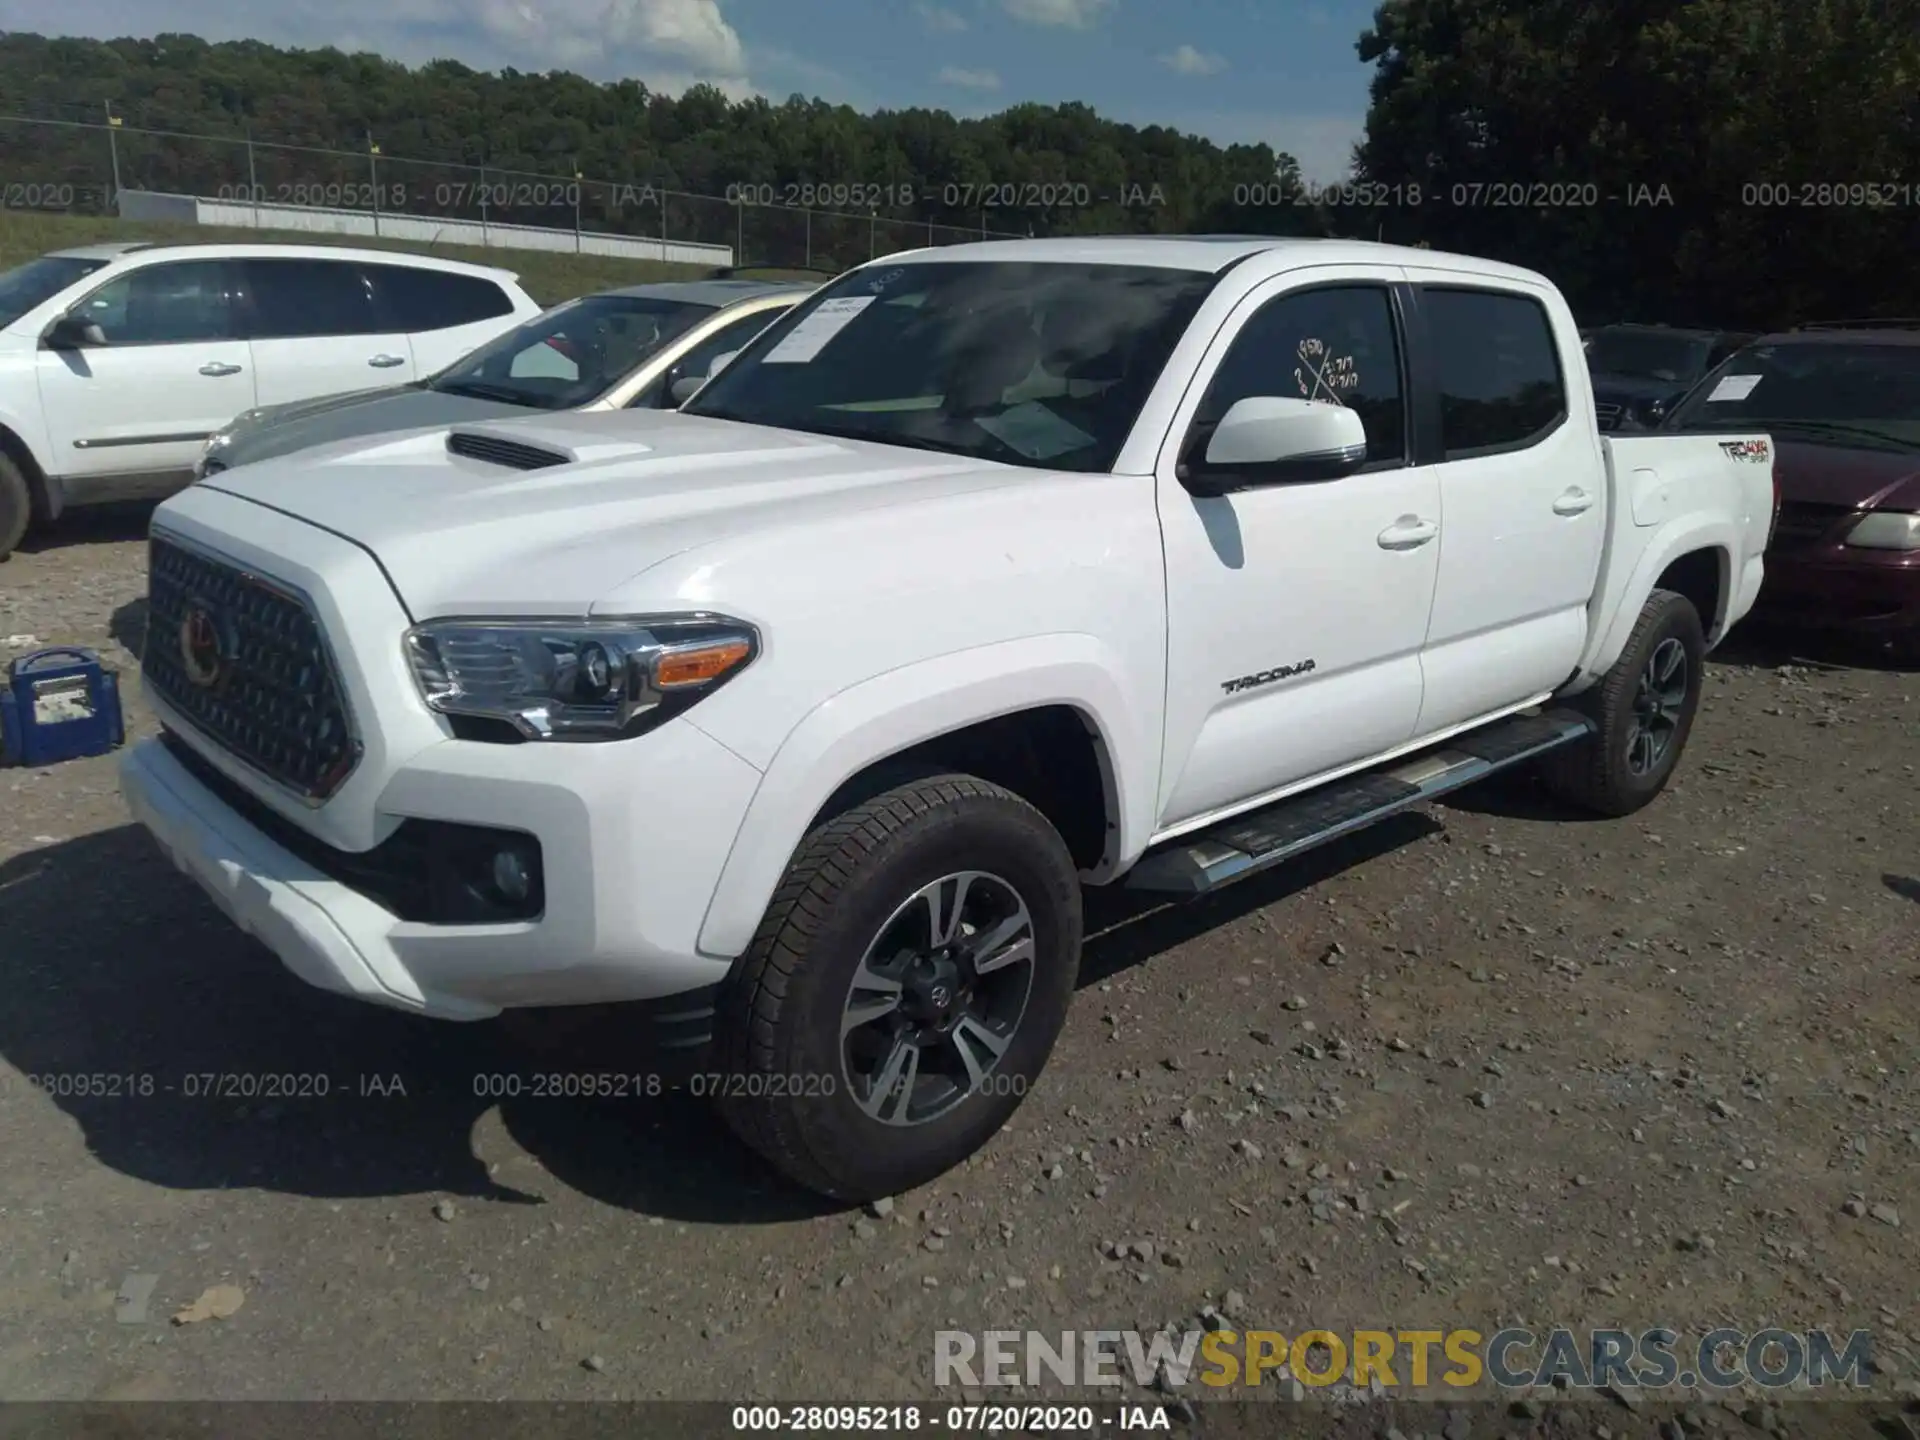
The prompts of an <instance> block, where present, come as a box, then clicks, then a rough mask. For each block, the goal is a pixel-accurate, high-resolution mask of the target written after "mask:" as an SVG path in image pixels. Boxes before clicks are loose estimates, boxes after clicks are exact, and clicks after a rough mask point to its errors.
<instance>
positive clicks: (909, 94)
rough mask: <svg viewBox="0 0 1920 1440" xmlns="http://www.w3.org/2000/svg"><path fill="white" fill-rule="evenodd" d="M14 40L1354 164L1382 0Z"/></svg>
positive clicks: (301, 24) (227, 5)
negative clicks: (1366, 55)
mask: <svg viewBox="0 0 1920 1440" xmlns="http://www.w3.org/2000/svg"><path fill="white" fill-rule="evenodd" d="M7 9H8V11H9V18H8V28H10V29H19V30H37V31H41V32H42V33H48V34H78V35H95V36H113V35H153V34H156V33H158V32H161V31H166V30H184V31H190V32H193V33H196V34H201V35H205V36H207V37H208V38H210V39H232V38H238V37H243V36H244V37H251V38H255V39H260V40H267V41H271V42H274V43H277V44H291V45H325V44H340V45H345V46H348V47H349V48H364V49H369V50H375V51H378V52H380V53H382V54H385V55H390V56H393V57H394V58H396V59H400V60H405V61H408V62H413V63H417V62H419V61H423V60H428V59H432V58H435V57H437V56H451V57H453V58H455V59H459V60H464V61H466V62H467V63H468V64H470V65H475V66H479V67H482V68H487V69H493V68H497V67H499V66H501V65H504V64H511V65H515V66H517V67H519V68H521V69H527V70H538V69H549V68H558V69H571V70H578V71H581V72H582V73H584V74H588V75H591V76H593V77H594V78H596V79H610V78H615V77H618V76H622V75H633V76H637V77H638V78H640V79H643V80H645V81H647V82H648V83H650V84H653V85H656V86H660V87H664V88H668V89H677V88H679V87H681V86H684V85H686V84H688V83H691V82H692V81H695V80H705V81H710V82H713V83H716V84H719V85H720V86H721V87H722V88H723V89H726V90H728V91H729V92H730V93H733V94H748V93H753V92H759V93H762V94H766V95H769V96H772V97H773V98H775V99H784V98H786V96H787V95H789V94H791V93H793V92H795V91H799V92H801V93H803V94H807V95H820V96H822V97H824V98H826V99H828V100H833V101H843V102H845V103H847V104H850V105H853V106H855V107H857V108H859V109H862V110H871V109H874V108H877V107H902V106H909V105H927V106H937V107H940V108H944V109H948V110H952V111H954V112H955V113H957V114H966V115H984V114H989V113H992V112H993V111H995V110H998V109H1001V108H1003V107H1005V106H1007V105H1010V104H1014V103H1016V102H1019V101H1025V100H1036V101H1043V102H1056V101H1062V100H1081V101H1085V102H1086V103H1087V104H1089V105H1092V106H1093V107H1094V108H1095V109H1096V110H1098V111H1100V112H1101V113H1102V114H1104V115H1108V116H1111V117H1113V118H1115V119H1119V120H1126V121H1130V122H1132V123H1135V124H1154V123H1159V124H1165V125H1172V126H1175V127H1177V128H1179V129H1182V130H1188V131H1192V132H1195V133H1198V134H1201V135H1206V136H1208V137H1210V138H1212V139H1214V140H1217V141H1220V142H1222V143H1230V142H1233V141H1266V142H1267V143H1269V144H1272V145H1274V146H1275V147H1277V148H1279V149H1283V150H1287V151H1290V152H1292V153H1293V154H1294V155H1295V156H1297V157H1298V158H1299V160H1300V162H1301V165H1302V168H1303V169H1304V170H1305V171H1306V173H1307V175H1308V176H1309V178H1312V179H1316V180H1331V179H1335V178H1337V177H1338V176H1339V175H1340V174H1341V173H1342V172H1343V171H1344V169H1345V166H1346V161H1347V157H1348V153H1349V151H1350V150H1351V147H1352V145H1353V142H1354V141H1355V140H1356V139H1358V138H1359V134H1360V128H1361V123H1362V119H1363V117H1364V115H1365V112H1366V102H1367V80H1368V75H1369V72H1368V69H1367V67H1365V66H1362V65H1361V64H1360V63H1359V60H1358V58H1357V57H1356V56H1355V54H1354V48H1353V45H1354V41H1355V39H1356V38H1357V37H1358V36H1359V34H1360V32H1361V31H1362V30H1363V29H1364V28H1366V26H1367V24H1368V23H1369V21H1370V20H1371V18H1372V14H1373V0H323V3H314V0H251V3H250V4H248V5H247V6H245V7H240V6H235V5H233V4H232V3H231V0H8V5H7Z"/></svg>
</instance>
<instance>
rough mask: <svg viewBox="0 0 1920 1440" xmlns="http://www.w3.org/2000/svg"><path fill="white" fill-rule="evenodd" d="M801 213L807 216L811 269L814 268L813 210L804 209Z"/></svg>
mask: <svg viewBox="0 0 1920 1440" xmlns="http://www.w3.org/2000/svg"><path fill="white" fill-rule="evenodd" d="M800 213H801V214H802V215H804V216H806V217H807V269H809V270H811V269H812V268H813V211H811V210H802V211H801V212H800Z"/></svg>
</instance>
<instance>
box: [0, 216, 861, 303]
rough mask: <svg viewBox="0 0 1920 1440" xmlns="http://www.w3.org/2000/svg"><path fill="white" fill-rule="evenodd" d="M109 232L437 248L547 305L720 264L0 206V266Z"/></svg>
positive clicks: (698, 274)
mask: <svg viewBox="0 0 1920 1440" xmlns="http://www.w3.org/2000/svg"><path fill="white" fill-rule="evenodd" d="M110 240H152V241H162V242H174V243H181V242H192V241H202V242H205V241H226V242H230V243H236V244H247V243H254V244H258V243H260V242H262V241H265V242H269V243H274V242H278V243H284V244H293V245H344V246H348V247H350V248H353V249H360V250H366V249H377V250H405V251H409V252H411V253H413V254H426V255H438V256H442V257H444V258H446V259H449V260H467V261H471V262H472V263H473V264H476V265H491V266H495V267H497V268H499V269H502V270H511V271H514V272H515V273H517V274H518V275H519V276H520V283H521V285H523V286H524V287H525V288H526V291H527V293H528V294H529V295H531V296H533V298H534V299H536V300H538V301H539V302H540V303H541V304H542V305H557V304H559V303H560V302H561V301H562V300H571V299H572V298H573V297H574V296H576V295H587V294H591V293H592V292H593V291H596V290H611V289H614V288H616V287H618V286H621V285H639V284H644V283H645V282H647V281H650V280H699V279H701V278H703V277H705V276H708V275H711V274H713V273H714V272H713V271H712V270H711V269H709V268H708V267H706V266H703V265H676V264H672V263H669V262H666V261H660V260H624V259H621V258H619V257H617V256H612V255H568V254H565V253H557V252H554V251H548V250H503V249H495V248H482V247H480V246H476V245H422V244H420V243H419V242H418V241H411V240H386V239H382V238H378V237H375V236H372V235H316V234H311V233H309V232H307V231H286V230H252V229H245V228H232V229H229V228H226V227H223V226H215V225H175V224H166V223H161V222H150V221H143V220H120V219H117V218H115V217H113V216H108V215H49V214H45V213H36V212H32V211H21V210H0V270H5V269H11V268H12V267H13V266H15V265H19V264H21V263H23V262H25V261H28V260H31V259H33V258H34V257H35V256H37V255H44V254H46V253H47V252H48V251H49V250H62V249H65V248H67V247H68V246H71V245H90V244H95V243H98V242H100V241H110ZM750 273H751V276H752V278H754V279H762V278H765V279H781V278H787V277H789V276H790V277H792V278H794V279H800V280H811V281H814V282H816V283H817V282H818V281H820V280H822V279H824V278H825V277H823V276H820V275H813V274H807V273H805V272H801V271H785V270H754V271H751V272H750Z"/></svg>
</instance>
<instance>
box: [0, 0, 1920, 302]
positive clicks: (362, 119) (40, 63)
mask: <svg viewBox="0 0 1920 1440" xmlns="http://www.w3.org/2000/svg"><path fill="white" fill-rule="evenodd" d="M1356 51H1357V55H1358V58H1359V59H1360V60H1361V61H1362V62H1364V63H1366V64H1369V65H1371V66H1372V69H1373V75H1372V82H1371V97H1370V104H1369V108H1368V112H1367V120H1366V129H1365V135H1364V138H1363V140H1362V142H1361V144H1360V145H1359V147H1358V149H1357V151H1356V155H1355V168H1354V172H1353V175H1352V177H1351V178H1350V180H1348V181H1347V182H1345V183H1343V184H1341V185H1339V186H1336V187H1333V188H1332V189H1331V190H1325V189H1321V188H1318V187H1315V186H1310V185H1303V184H1302V181H1301V175H1300V170H1299V167H1298V165H1297V163H1296V162H1295V160H1294V158H1293V157H1292V156H1290V155H1288V154H1286V153H1284V152H1281V151H1278V150H1276V149H1274V148H1273V147H1271V146H1268V145H1227V146H1222V145H1218V144H1216V143H1214V142H1212V141H1209V140H1206V139H1204V138H1202V137H1199V136H1194V135H1188V134H1182V133H1180V132H1179V131H1177V130H1174V129H1171V128H1168V127H1165V126H1133V125H1126V124H1121V123H1119V122H1117V121H1113V120H1110V119H1107V118H1105V117H1103V116H1101V115H1099V114H1098V113H1097V112H1095V111H1094V110H1093V109H1091V108H1090V107H1088V106H1086V105H1083V104H1077V103H1068V104H1060V105H1037V104H1025V105H1016V106H1013V107H1011V108H1009V109H1007V110H1005V111H1002V112H1001V113H999V114H997V115H993V116H989V117H985V118H981V119H960V118H957V117H955V116H953V115H951V114H948V113H946V112H944V111H940V110H934V109H924V108H914V109H907V110H892V111H880V112H878V113H875V114H864V115H863V114H861V113H859V112H856V111H855V110H853V109H851V108H850V107H848V106H845V105H833V104H829V103H827V102H825V101H823V100H818V99H809V98H805V97H802V96H798V95H796V96H794V97H792V98H790V99H788V100H786V101H784V102H777V103H776V102H773V101H770V100H768V99H765V98H753V99H748V100H745V101H739V102H735V101H730V100H729V99H728V98H727V97H725V96H724V95H722V94H721V93H719V92H718V91H716V90H714V89H711V88H709V87H694V88H692V89H690V90H687V91H685V92H684V93H682V94H681V95H679V96H677V97H676V96H667V95H661V94H656V93H654V92H653V91H651V90H650V89H649V88H648V87H647V86H645V85H644V84H642V83H640V82H639V81H636V80H622V81H617V82H613V83H609V84H600V83H595V82H593V81H589V80H586V79H584V78H582V77H580V76H577V75H571V74H564V73H552V74H529V73H522V72H518V71H514V70H506V71H502V72H499V73H487V72H481V71H476V70H473V69H471V68H469V67H467V66H465V65H462V64H459V63H457V62H454V61H446V60H443V61H436V62H433V63H431V64H428V65H424V66H419V67H408V66H404V65H401V64H398V63H395V62H393V61H389V60H385V59H381V58H379V57H377V56H372V55H365V54H351V55H350V54H344V53H341V52H340V51H337V50H308V51H297V50H286V49H281V48H279V47H276V46H272V45H267V44H263V43H259V42H251V41H243V42H236V43H221V44H210V43H208V42H206V41H204V40H201V39H199V38H196V37H194V36H190V35H173V34H168V35H160V36H157V37H154V38H152V39H124V40H113V41H97V40H85V39H72V38H47V37H43V36H38V35H31V34H23V33H7V34H0V111H4V112H7V113H11V114H16V115H32V116H41V117H46V118H58V119H66V120H73V121H96V122H97V121H99V120H100V119H102V118H103V116H104V114H105V106H106V105H107V104H109V103H111V105H112V107H113V109H114V113H116V114H118V115H120V116H122V117H124V120H125V124H126V125H127V126H128V127H135V126H138V127H146V128H151V129H162V130H176V131H182V132H193V133H207V134H216V135H223V136H228V137H232V139H233V141H234V142H235V143H234V144H232V145H229V146H226V147H224V148H223V147H219V146H210V145H209V144H208V143H207V142H204V141H188V140H165V139H153V138H151V137H142V136H135V135H133V134H131V133H126V132H122V134H121V135H120V136H119V137H118V146H119V148H118V156H119V159H120V161H121V163H122V165H123V166H124V168H125V172H126V173H125V174H124V177H123V183H125V184H127V185H130V186H131V185H140V186H143V187H145V188H154V189H174V190H182V191H194V192H196V193H211V191H212V189H217V188H218V187H220V186H231V185H232V184H233V183H234V182H235V181H236V180H238V181H240V182H242V183H243V184H254V185H257V186H259V187H261V188H263V189H265V190H267V191H268V192H269V193H272V192H274V191H285V190H286V189H287V188H288V187H289V186H290V185H291V184H292V183H294V181H293V179H292V178H290V177H299V176H311V177H314V178H315V179H316V180H319V181H322V182H324V183H325V184H329V185H335V186H347V187H353V186H359V185H361V184H362V183H363V182H365V183H366V184H367V185H369V186H372V185H374V184H378V185H379V186H380V187H381V188H383V189H384V188H386V187H388V186H399V185H402V184H403V183H404V184H408V185H409V186H410V188H411V191H412V194H411V196H410V198H409V202H408V205H407V207H406V208H423V207H424V208H434V207H435V206H436V205H438V206H439V208H441V209H445V210H447V211H449V212H450V213H451V212H452V211H454V210H457V209H461V208H468V207H470V205H471V202H472V200H473V199H474V198H475V190H476V187H475V186H474V184H473V179H474V172H472V171H457V170H455V169H453V168H452V167H454V166H483V165H484V166H487V167H491V169H490V171H489V173H490V174H494V175H505V174H507V173H508V172H526V173H528V174H537V175H545V176H572V175H574V174H575V173H576V172H578V173H581V174H584V175H585V176H587V177H589V178H590V180H592V181H593V182H595V183H593V184H588V185H586V186H584V187H583V195H584V197H585V204H586V206H587V207H588V208H590V209H592V210H593V211H594V219H596V220H599V221H603V222H605V223H610V224H614V225H616V226H618V227H619V228H629V229H631V228H638V227H640V226H642V225H646V224H651V223H655V222H653V221H647V220H644V219H637V218H636V217H635V216H634V215H623V214H622V208H623V206H626V207H629V208H630V207H631V206H633V205H635V204H639V205H644V204H645V203H647V201H648V200H649V199H650V200H651V202H652V203H654V204H656V205H662V206H663V208H662V209H661V210H660V215H659V219H658V222H657V223H660V224H662V225H668V224H670V225H671V226H672V227H673V229H674V233H676V234H683V235H684V234H685V233H686V232H685V229H684V228H683V227H691V228H693V229H695V230H697V229H699V228H700V227H701V226H703V225H704V226H706V227H708V228H713V229H724V230H726V231H727V232H728V233H727V234H724V235H719V234H717V235H715V236H714V237H713V238H716V239H725V238H730V235H731V228H732V226H733V225H734V223H735V221H734V220H733V219H730V218H729V217H728V216H727V215H726V214H724V213H720V209H719V207H717V206H714V205H707V206H706V207H705V208H704V210H703V209H702V208H701V207H700V206H698V205H694V204H693V203H692V202H684V203H682V202H678V201H674V202H662V201H661V200H660V199H659V198H658V196H657V195H656V194H655V193H654V192H664V191H675V192H691V193H695V194H701V195H710V196H738V197H741V198H743V199H744V200H745V201H746V202H747V203H749V204H764V203H766V202H773V203H774V204H775V205H778V204H780V203H792V204H805V205H808V206H810V207H812V208H817V209H825V210H834V209H842V210H849V211H854V212H858V213H867V212H869V211H871V212H872V213H874V214H875V215H876V216H882V217H888V218H893V219H897V220H900V221H913V222H917V223H933V224H939V225H952V226H958V227H963V228H973V229H980V228H990V229H992V230H994V231H1012V232H1015V233H1021V234H1026V233H1032V234H1042V235H1044V234H1062V233H1103V232H1114V231H1123V232H1143V231H1144V232H1161V233H1181V232H1201V233H1204V232H1236V233H1238V232H1245V233H1261V234H1289V235H1347V236H1357V237H1361V238H1366V239H1376V238H1378V239H1384V240H1389V241H1399V242H1402V243H1412V244H1425V245H1429V246H1431V247H1433V248H1435V249H1443V250H1459V251H1465V252H1467V253H1472V254H1479V255H1486V256H1490V257H1493V258H1497V259H1503V260H1508V261H1511V262H1514V263H1518V264H1523V265H1527V266H1530V267H1532V268H1535V269H1539V270H1542V271H1544V272H1546V273H1547V274H1548V275H1550V276H1552V277H1553V279H1554V280H1555V281H1557V282H1558V283H1559V284H1560V285H1561V286H1562V287H1563V288H1564V289H1565V290H1566V291H1567V293H1568V294H1569V296H1570V297H1571V298H1572V299H1573V301H1574V303H1575V306H1576V308H1577V309H1578V310H1579V312H1580V313H1581V316H1582V318H1583V320H1587V321H1590V322H1595V323H1598V322H1604V321H1608V320H1614V319H1649V320H1664V321H1668V322H1670V323H1675V324H1688V323H1697V324H1713V325H1725V326H1730V327H1762V326H1773V325H1779V324H1788V323H1795V322H1798V321H1800V320H1804V319H1809V318H1853V317H1854V316H1857V315H1859V316H1865V315H1883V316H1884V315H1890V314H1908V315H1913V314H1920V266H1916V265H1914V263H1913V256H1914V255H1915V254H1916V253H1920V0H1613V3H1609V4H1606V5H1595V4H1592V3H1591V0H1384V3H1382V4H1380V5H1379V7H1378V9H1377V10H1376V12H1375V15H1374V18H1373V22H1372V24H1371V25H1370V26H1369V27H1368V29H1367V30H1366V31H1365V32H1364V33H1363V34H1362V35H1361V36H1359V37H1358V39H1357V41H1356ZM246 135H252V136H253V137H255V138H256V140H259V141H262V142H267V141H270V142H273V143H274V144H275V145H277V146H304V147H312V149H313V151H319V150H329V149H330V150H340V151H346V152H350V154H349V155H348V156H346V157H345V158H341V157H330V156H325V155H320V154H317V153H309V152H302V151H295V150H286V149H269V148H268V147H267V146H265V145H260V146H257V147H256V148H255V151H254V155H253V163H254V170H253V173H252V174H249V173H248V172H247V171H246V169H245V162H244V160H242V159H240V158H239V157H240V155H241V149H240V147H239V144H238V142H239V141H240V140H241V138H242V137H244V136H246ZM374 145H377V146H378V148H379V151H380V153H381V155H382V156H384V157H390V158H388V159H386V160H382V161H378V162H374V163H373V164H369V165H363V161H362V158H361V157H364V156H366V155H367V152H368V150H369V149H370V148H371V147H372V146H374ZM100 149H101V137H100V133H99V132H98V131H97V130H86V129H79V128H72V129H49V128H47V127H42V126H26V125H19V124H5V123H0V175H4V176H6V177H7V178H8V180H9V181H10V182H12V181H14V180H16V179H19V180H24V179H28V178H30V177H46V178H50V179H56V180H57V179H60V177H66V179H67V180H68V181H74V182H75V188H76V189H78V188H79V185H78V183H77V180H76V177H83V176H84V177H90V178H92V179H94V180H97V179H98V178H99V177H100V175H101V172H102V169H103V157H102V156H101V154H100V153H99V152H100ZM402 156H405V157H411V160H410V161H409V162H408V163H404V164H403V163H401V162H400V161H399V160H398V159H397V158H391V157H402ZM416 162H419V163H416ZM426 162H432V163H426ZM434 164H437V165H438V166H439V167H440V168H439V169H438V170H437V171H436V170H435V169H434ZM436 176H437V177H438V178H436ZM210 187H211V188H210ZM484 188H485V189H486V190H487V191H488V192H489V193H490V194H491V195H492V198H493V199H494V200H495V201H496V202H498V208H497V209H496V211H495V214H496V217H497V218H500V219H503V220H504V219H513V220H523V221H530V222H531V223H550V221H548V220H543V219H541V218H539V217H537V216H532V215H526V214H521V213H515V212H514V206H515V205H516V204H517V203H518V202H519V201H521V200H522V199H529V198H538V199H539V200H540V201H541V203H547V204H550V200H549V197H547V196H545V195H544V194H543V195H541V196H539V197H531V195H530V192H529V191H528V190H527V187H525V186H519V187H503V188H499V189H495V188H493V187H492V186H488V187H484ZM516 191H517V192H518V193H515V192H516ZM557 193H558V192H556V194H557ZM374 198H375V199H376V200H378V199H379V197H378V196H376V197H374ZM675 204H679V205H681V208H682V210H684V211H685V213H684V214H680V213H674V212H673V210H672V207H673V205H675ZM396 208H400V207H396ZM688 238H701V237H698V236H691V237H688ZM809 243H810V244H811V235H810V236H809ZM848 243H849V246H851V243H852V242H851V241H849V242H848ZM852 258H864V255H854V256H853V257H852Z"/></svg>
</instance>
